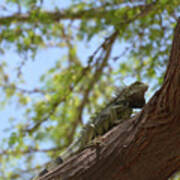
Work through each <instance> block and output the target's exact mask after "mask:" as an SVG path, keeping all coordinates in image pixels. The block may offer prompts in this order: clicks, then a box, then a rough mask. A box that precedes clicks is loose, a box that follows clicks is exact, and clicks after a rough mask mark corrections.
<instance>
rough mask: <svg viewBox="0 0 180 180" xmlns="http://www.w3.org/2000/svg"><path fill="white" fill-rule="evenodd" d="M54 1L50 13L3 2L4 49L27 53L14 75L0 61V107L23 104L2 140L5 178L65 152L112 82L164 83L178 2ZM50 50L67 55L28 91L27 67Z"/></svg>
mask: <svg viewBox="0 0 180 180" xmlns="http://www.w3.org/2000/svg"><path fill="white" fill-rule="evenodd" d="M55 2H57V3H54V6H53V5H52V7H51V9H52V10H51V11H50V10H47V6H50V5H49V4H48V5H47V4H46V3H47V2H44V1H43V0H40V1H38V0H26V1H25V0H23V1H18V0H6V4H5V5H4V6H3V5H2V6H0V8H1V7H2V10H3V11H2V14H0V25H1V29H0V53H1V54H4V53H7V52H8V51H9V50H15V51H16V53H17V54H18V55H19V56H20V57H23V58H22V59H21V62H20V65H19V67H18V68H17V74H18V76H17V78H16V79H15V80H14V79H13V78H12V75H11V73H9V72H8V71H7V69H8V64H9V63H8V62H7V61H6V60H4V61H1V66H0V86H1V93H2V96H1V99H0V102H1V108H2V107H5V106H6V105H8V104H9V103H14V104H16V105H17V106H18V107H20V108H21V111H20V112H21V116H16V114H15V116H14V117H12V118H11V120H10V127H9V128H8V129H7V130H6V132H7V137H5V138H4V139H3V140H2V142H1V147H2V149H1V152H0V159H1V173H0V179H28V178H30V177H31V176H32V175H34V169H35V170H38V169H39V168H40V167H41V164H38V162H37V161H36V162H34V160H35V159H36V158H39V157H43V158H42V159H44V157H45V158H47V157H49V158H53V157H55V156H57V154H59V153H60V152H61V151H63V150H64V149H65V148H66V147H67V146H68V145H69V144H70V143H71V142H72V140H73V139H74V138H75V137H76V134H78V132H79V129H80V128H81V125H82V124H83V123H85V122H86V121H87V119H88V117H89V116H90V115H92V114H93V113H95V112H96V110H97V109H98V108H99V107H100V106H102V104H103V102H107V101H109V98H110V97H111V96H112V94H113V92H114V89H113V87H114V86H115V85H118V86H119V84H122V83H123V82H124V81H132V80H134V79H139V80H143V81H147V82H152V84H153V86H154V88H157V87H158V85H159V84H161V82H162V78H163V73H164V70H165V67H166V64H167V58H168V54H169V50H170V45H171V39H172V29H173V27H174V25H175V22H176V18H177V16H178V15H179V14H178V12H180V2H179V1H178V0H172V1H171V3H169V1H167V0H159V1H153V0H143V1H142V0H141V1H138V0H135V1H120V0H98V1H85V0H76V1H74V0H73V1H72V2H70V1H69V2H70V3H69V5H68V6H67V7H66V8H61V6H59V4H60V3H59V2H60V1H59V0H56V1H55ZM56 4H57V5H56ZM3 13H5V14H6V15H3ZM93 42H95V43H93ZM99 42H101V43H99ZM81 44H83V46H87V47H88V46H90V45H92V44H93V46H94V47H93V52H91V54H90V56H88V55H86V54H85V55H84V54H83V52H81V53H80V51H83V50H81V49H80V48H79V47H80V46H81ZM98 44H100V45H98ZM52 47H54V48H58V49H61V50H63V51H65V55H64V56H61V57H59V59H58V60H57V61H56V64H55V65H54V67H51V68H49V71H47V72H46V73H44V74H43V75H42V76H41V77H40V79H39V88H34V89H33V88H32V90H28V89H26V84H25V83H26V82H25V80H24V78H23V73H22V71H23V70H22V69H23V67H24V66H25V65H26V63H28V61H30V59H31V60H34V59H35V57H36V56H37V55H38V53H39V52H40V51H41V50H43V49H48V48H52ZM82 54H83V57H81V56H82ZM84 58H85V59H84ZM12 61H13V59H12ZM44 63H46V62H44ZM44 147H45V148H44ZM42 159H41V161H40V163H45V162H44V161H42ZM47 160H48V158H47ZM18 164H20V166H19V165H18ZM22 164H23V165H22Z"/></svg>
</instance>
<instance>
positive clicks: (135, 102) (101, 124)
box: [33, 82, 148, 180]
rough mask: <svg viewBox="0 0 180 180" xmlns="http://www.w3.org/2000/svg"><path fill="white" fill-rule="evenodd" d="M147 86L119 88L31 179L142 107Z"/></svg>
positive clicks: (51, 167) (139, 83)
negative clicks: (94, 115)
mask: <svg viewBox="0 0 180 180" xmlns="http://www.w3.org/2000/svg"><path fill="white" fill-rule="evenodd" d="M147 89H148V86H147V85H146V84H144V83H142V82H135V83H133V84H131V85H130V86H127V87H125V88H124V89H123V90H121V91H120V92H119V93H118V94H117V97H116V98H115V99H113V100H112V101H111V102H110V103H109V104H107V105H106V106H105V108H103V109H102V110H101V112H100V113H98V115H97V116H96V117H94V118H91V120H90V121H89V122H88V123H87V124H86V125H84V127H83V128H82V130H81V132H80V136H79V137H78V138H77V139H76V140H75V141H74V142H73V143H72V144H71V145H70V146H69V147H68V148H67V150H66V151H65V152H63V153H62V154H61V156H59V157H58V158H56V160H54V161H52V162H50V163H49V165H48V166H47V167H46V169H44V170H43V171H41V173H40V174H39V175H38V176H37V177H35V178H34V179H33V180H37V179H38V177H41V176H43V175H44V174H46V173H47V172H49V171H51V170H53V169H54V168H56V167H57V166H58V165H59V164H61V163H62V162H64V161H65V160H66V159H68V158H69V157H70V156H72V155H74V154H75V153H77V152H79V151H81V150H82V149H84V148H85V147H86V146H87V145H88V144H89V143H90V142H91V141H92V140H93V139H94V138H95V137H97V136H99V135H103V134H104V133H106V132H107V131H108V130H109V129H111V128H112V127H113V126H115V125H117V124H118V123H120V122H122V121H123V120H125V119H129V118H130V117H131V115H132V112H133V108H142V107H143V106H144V104H145V99H144V94H145V92H146V91H147Z"/></svg>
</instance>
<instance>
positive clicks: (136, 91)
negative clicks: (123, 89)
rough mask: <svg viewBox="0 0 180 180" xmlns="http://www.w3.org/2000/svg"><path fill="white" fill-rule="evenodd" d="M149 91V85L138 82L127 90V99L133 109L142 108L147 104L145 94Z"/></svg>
mask: <svg viewBox="0 0 180 180" xmlns="http://www.w3.org/2000/svg"><path fill="white" fill-rule="evenodd" d="M147 89H148V85H147V84H144V83H142V82H139V81H136V82H135V83H133V84H131V85H129V86H128V88H127V99H128V102H129V104H130V107H132V108H141V107H143V106H144V104H145V98H144V94H145V92H146V91H147Z"/></svg>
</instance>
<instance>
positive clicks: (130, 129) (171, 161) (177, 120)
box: [40, 19, 180, 180]
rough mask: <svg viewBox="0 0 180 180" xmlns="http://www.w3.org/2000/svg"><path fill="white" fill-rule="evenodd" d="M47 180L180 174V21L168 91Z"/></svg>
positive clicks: (156, 178)
mask: <svg viewBox="0 0 180 180" xmlns="http://www.w3.org/2000/svg"><path fill="white" fill-rule="evenodd" d="M101 141H102V144H100V145H99V147H96V148H95V147H92V148H87V149H85V150H84V151H82V152H80V153H79V154H77V155H75V156H73V157H72V158H70V159H69V160H68V161H66V162H65V163H64V164H62V165H60V166H59V167H57V168H56V169H55V170H54V171H52V172H49V173H48V174H46V175H45V176H44V177H42V178H40V179H41V180H48V179H51V180H52V179H54V180H60V177H61V180H165V179H167V178H168V177H169V176H170V175H171V174H172V173H173V172H175V171H176V170H178V169H180V19H179V20H178V23H177V26H176V28H175V31H174V40H173V44H172V49H171V54H170V58H169V63H168V66H167V71H166V74H165V77H164V83H163V84H162V87H161V88H160V89H159V90H158V91H157V92H156V93H155V94H154V96H153V97H152V98H151V99H150V101H149V102H148V103H147V104H146V105H145V107H144V108H143V109H142V111H141V112H140V113H139V114H137V115H136V116H135V117H133V118H131V119H129V120H127V121H125V122H123V123H122V124H120V125H118V126H116V127H115V128H113V129H112V130H111V131H109V132H108V133H106V134H105V135H104V136H103V137H102V139H101Z"/></svg>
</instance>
